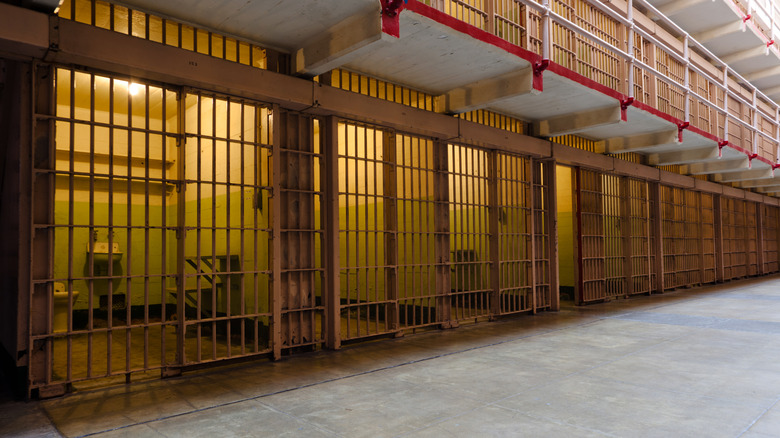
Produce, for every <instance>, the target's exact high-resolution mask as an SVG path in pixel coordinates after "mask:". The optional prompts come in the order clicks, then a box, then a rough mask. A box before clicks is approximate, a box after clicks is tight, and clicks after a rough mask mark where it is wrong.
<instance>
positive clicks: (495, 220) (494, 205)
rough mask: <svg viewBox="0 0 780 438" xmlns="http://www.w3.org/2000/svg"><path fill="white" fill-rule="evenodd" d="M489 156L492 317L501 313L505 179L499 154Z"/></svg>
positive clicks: (492, 152) (494, 153) (490, 153)
mask: <svg viewBox="0 0 780 438" xmlns="http://www.w3.org/2000/svg"><path fill="white" fill-rule="evenodd" d="M487 157H488V184H487V188H488V212H489V215H490V218H489V220H490V222H489V224H488V232H489V233H490V299H489V300H488V301H489V303H490V317H491V318H494V317H495V316H497V315H499V314H500V313H501V305H500V304H501V303H500V298H501V282H500V281H499V275H500V274H501V253H500V251H499V243H500V236H499V233H500V230H501V229H500V224H499V211H500V209H501V208H502V206H501V204H500V200H499V194H498V191H499V187H500V186H501V184H503V181H500V180H499V176H498V173H499V163H498V158H499V155H498V153H497V152H496V151H491V152H488V153H487Z"/></svg>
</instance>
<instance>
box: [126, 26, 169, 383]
mask: <svg viewBox="0 0 780 438" xmlns="http://www.w3.org/2000/svg"><path fill="white" fill-rule="evenodd" d="M144 15H145V16H146V17H147V23H146V34H147V39H148V37H149V14H144ZM149 94H150V93H149V86H148V85H144V97H145V102H144V103H145V105H146V108H144V112H145V113H146V126H145V128H146V132H145V135H144V137H145V138H144V140H145V141H144V149H145V150H144V228H143V229H144V237H143V238H144V246H143V248H144V280H143V281H144V284H143V287H144V289H143V294H144V304H143V309H144V316H143V318H144V322H143V325H144V327H143V329H142V330H143V368H144V369H147V368H149V279H150V268H149V258H150V257H151V253H150V251H149V244H150V234H149V231H150V226H151V220H150V212H149V207H150V193H149V178H150V171H149V158H150V155H151V154H150V146H149V141H150V140H149V138H150V137H149V130H150V122H149V107H150V102H149V100H150V98H149ZM160 95H161V99H160V104H161V105H162V104H163V102H162V96H165V90H164V89H161V90H160ZM163 120H164V119H163ZM160 168H161V169H162V168H165V161H162V163H161V165H160ZM161 192H162V193H165V187H164V186H162V187H161ZM160 197H161V198H164V197H165V196H164V195H163V196H160ZM129 246H130V245H129V240H128V247H129ZM160 297H161V300H162V299H164V298H165V295H164V294H162V293H161V295H160ZM128 298H129V297H128ZM131 304H132V302H131V301H130V300H129V299H128V300H127V306H128V307H130V305H131ZM129 323H130V319H129V318H128V324H129Z"/></svg>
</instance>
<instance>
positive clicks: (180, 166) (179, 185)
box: [175, 90, 187, 366]
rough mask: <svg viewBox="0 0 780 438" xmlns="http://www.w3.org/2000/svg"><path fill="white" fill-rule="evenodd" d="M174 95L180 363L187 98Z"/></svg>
mask: <svg viewBox="0 0 780 438" xmlns="http://www.w3.org/2000/svg"><path fill="white" fill-rule="evenodd" d="M176 99H177V104H178V111H177V114H176V117H177V118H178V133H177V134H178V137H177V139H176V153H177V156H176V190H177V192H178V194H177V199H176V322H177V325H176V364H175V365H179V366H181V365H184V363H185V362H186V355H185V354H186V351H185V341H186V339H185V338H186V336H185V330H186V328H187V326H186V324H185V320H184V318H185V315H186V314H185V312H184V310H185V306H186V302H187V301H186V297H185V296H184V295H185V293H186V276H185V273H184V269H185V260H184V259H185V252H184V251H185V243H186V242H185V238H186V236H187V228H186V217H187V216H186V214H187V211H186V204H185V203H186V201H187V198H186V195H185V193H186V190H187V178H186V170H187V169H186V165H185V161H186V159H187V151H186V149H187V138H186V136H185V135H186V132H187V131H186V121H187V117H186V114H187V102H186V93H185V92H184V91H183V90H179V91H178V92H177V93H176Z"/></svg>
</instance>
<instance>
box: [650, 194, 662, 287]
mask: <svg viewBox="0 0 780 438" xmlns="http://www.w3.org/2000/svg"><path fill="white" fill-rule="evenodd" d="M661 187H662V185H661V184H660V183H657V182H654V183H652V184H651V186H650V206H651V207H652V212H651V214H650V218H651V224H652V225H651V226H652V229H653V233H652V234H653V236H654V238H655V240H654V242H653V244H654V248H653V253H654V255H655V258H654V264H653V265H654V271H655V292H656V293H659V294H660V293H663V291H664V275H665V272H664V243H663V239H664V234H663V219H662V218H663V216H662V215H661V211H662V206H661V203H662V197H661Z"/></svg>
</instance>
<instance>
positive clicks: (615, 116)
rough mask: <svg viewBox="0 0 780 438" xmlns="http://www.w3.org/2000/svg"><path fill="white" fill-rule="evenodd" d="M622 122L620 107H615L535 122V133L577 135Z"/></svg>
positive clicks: (542, 134) (544, 135)
mask: <svg viewBox="0 0 780 438" xmlns="http://www.w3.org/2000/svg"><path fill="white" fill-rule="evenodd" d="M622 121H623V120H622V118H621V111H620V105H613V106H609V107H606V108H600V109H594V110H585V111H581V112H577V113H570V114H564V115H562V116H557V117H554V118H552V119H549V120H542V121H539V122H534V133H535V134H536V135H537V136H540V137H556V136H559V135H568V134H576V133H578V132H582V131H587V130H589V129H593V128H598V127H601V126H608V125H615V124H618V123H621V122H622Z"/></svg>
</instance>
